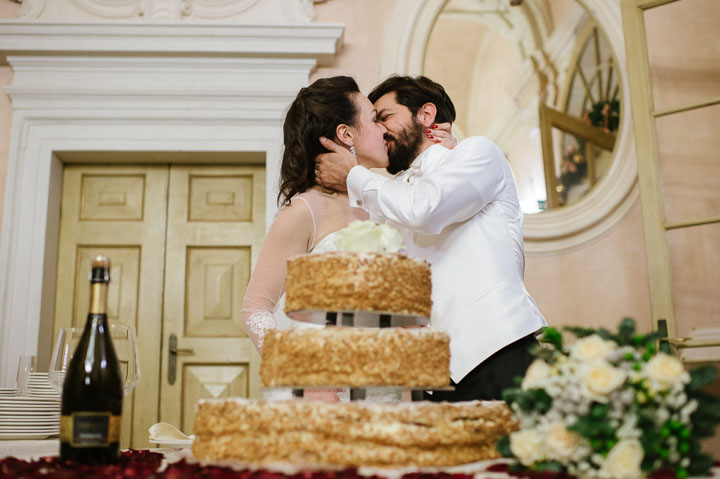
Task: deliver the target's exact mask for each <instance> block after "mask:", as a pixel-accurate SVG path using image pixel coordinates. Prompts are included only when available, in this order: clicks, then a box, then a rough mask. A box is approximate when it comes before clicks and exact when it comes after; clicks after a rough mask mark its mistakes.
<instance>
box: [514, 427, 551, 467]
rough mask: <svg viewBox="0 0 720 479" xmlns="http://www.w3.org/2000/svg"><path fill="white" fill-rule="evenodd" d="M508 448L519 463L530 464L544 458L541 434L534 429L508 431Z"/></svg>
mask: <svg viewBox="0 0 720 479" xmlns="http://www.w3.org/2000/svg"><path fill="white" fill-rule="evenodd" d="M510 450H511V451H512V453H513V454H514V455H515V457H517V458H518V460H519V461H520V463H522V464H523V465H525V466H530V465H532V464H534V463H535V462H537V461H540V460H542V459H544V458H545V453H544V451H543V435H542V433H541V432H540V431H538V430H536V429H523V430H521V431H517V432H513V433H510Z"/></svg>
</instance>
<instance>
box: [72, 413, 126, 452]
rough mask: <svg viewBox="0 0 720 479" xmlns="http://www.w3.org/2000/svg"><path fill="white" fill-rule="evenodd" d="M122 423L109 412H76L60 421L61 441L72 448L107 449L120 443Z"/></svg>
mask: <svg viewBox="0 0 720 479" xmlns="http://www.w3.org/2000/svg"><path fill="white" fill-rule="evenodd" d="M121 422H122V417H121V416H113V415H112V414H111V413H109V412H75V413H72V414H71V415H70V416H62V418H61V419H60V440H61V441H62V442H67V443H69V444H70V445H71V446H72V447H107V446H108V445H110V444H111V443H113V442H119V441H120V424H121Z"/></svg>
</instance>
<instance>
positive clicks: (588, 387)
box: [581, 360, 627, 402]
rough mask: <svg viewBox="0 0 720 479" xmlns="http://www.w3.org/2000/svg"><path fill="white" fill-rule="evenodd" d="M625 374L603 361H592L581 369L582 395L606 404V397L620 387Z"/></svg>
mask: <svg viewBox="0 0 720 479" xmlns="http://www.w3.org/2000/svg"><path fill="white" fill-rule="evenodd" d="M626 377H627V374H626V373H625V371H623V370H621V369H618V368H614V367H613V366H612V365H610V363H608V362H607V361H603V360H597V361H593V362H591V363H589V364H587V365H585V367H584V368H583V382H582V387H581V392H582V394H583V395H584V396H585V397H587V398H589V399H592V400H594V401H598V402H607V401H608V398H607V396H608V395H609V394H610V393H611V392H613V391H615V390H616V389H617V388H619V387H620V386H622V384H623V383H624V382H625V378H626Z"/></svg>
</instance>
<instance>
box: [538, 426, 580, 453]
mask: <svg viewBox="0 0 720 479" xmlns="http://www.w3.org/2000/svg"><path fill="white" fill-rule="evenodd" d="M579 445H580V436H578V435H577V434H575V433H574V432H570V431H568V430H567V429H566V428H565V424H564V423H562V422H554V423H552V424H549V425H548V426H547V427H546V428H545V451H546V453H547V457H548V459H553V460H556V461H564V460H567V459H570V458H571V457H573V454H574V453H575V451H576V450H577V448H578V446H579Z"/></svg>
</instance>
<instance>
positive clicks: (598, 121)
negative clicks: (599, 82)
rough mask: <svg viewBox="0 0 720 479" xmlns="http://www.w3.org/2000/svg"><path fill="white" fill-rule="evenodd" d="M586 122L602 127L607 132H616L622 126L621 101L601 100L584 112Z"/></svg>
mask: <svg viewBox="0 0 720 479" xmlns="http://www.w3.org/2000/svg"><path fill="white" fill-rule="evenodd" d="M583 120H585V122H586V123H588V124H589V125H592V126H596V127H598V128H602V129H603V131H604V132H605V133H615V131H617V129H618V126H620V101H619V100H613V101H607V100H606V101H599V102H597V103H593V106H592V107H590V109H589V110H585V112H583Z"/></svg>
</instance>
